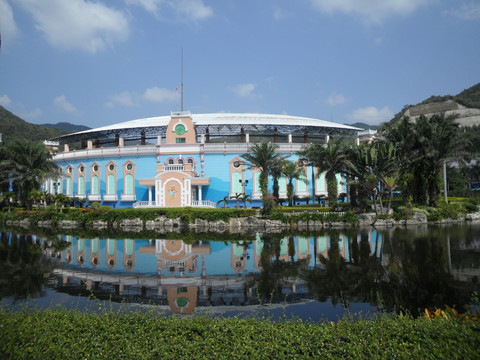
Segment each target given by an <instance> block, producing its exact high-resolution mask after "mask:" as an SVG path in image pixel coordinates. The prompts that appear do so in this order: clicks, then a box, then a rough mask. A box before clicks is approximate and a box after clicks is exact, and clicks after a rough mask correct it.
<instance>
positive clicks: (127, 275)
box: [47, 228, 480, 314]
mask: <svg viewBox="0 0 480 360" xmlns="http://www.w3.org/2000/svg"><path fill="white" fill-rule="evenodd" d="M462 231H463V233H462V232H461V231H459V230H455V229H453V230H452V231H450V232H446V231H445V229H433V230H432V229H430V230H428V232H427V231H426V230H425V229H415V230H414V231H411V230H407V229H403V230H399V229H396V230H393V229H390V230H387V229H386V230H383V231H377V230H375V229H372V230H361V231H358V232H357V231H355V230H352V231H344V232H342V231H329V232H324V233H321V234H316V235H308V236H307V235H288V236H280V235H266V234H257V236H256V238H254V239H252V240H243V241H232V242H223V241H207V240H204V241H193V242H186V241H182V240H166V239H155V240H141V239H120V240H118V239H111V238H106V239H101V238H92V239H86V238H83V237H74V236H70V235H66V236H63V238H62V239H63V240H64V241H65V243H66V244H67V247H66V248H65V250H62V251H54V250H47V254H48V256H49V257H50V259H51V260H52V263H54V264H55V266H56V267H55V269H54V270H53V273H54V274H55V275H56V276H57V280H56V283H55V289H56V291H60V292H67V293H71V294H74V295H75V296H78V294H82V295H84V296H90V295H92V294H93V295H94V296H95V297H97V298H99V299H111V300H113V301H118V302H121V301H124V302H132V303H144V304H148V303H151V304H154V305H157V306H160V307H161V308H162V309H165V310H168V309H169V310H171V312H173V313H175V314H190V313H192V312H193V311H194V310H195V309H201V308H210V307H212V306H244V305H255V306H258V305H259V301H265V302H267V301H271V302H276V303H279V304H281V303H283V302H285V301H288V302H292V303H294V302H300V301H307V300H309V299H315V300H320V301H321V302H323V301H326V299H330V300H331V302H332V304H334V305H335V304H336V302H338V301H342V303H343V302H344V300H345V299H347V300H348V299H349V300H348V301H361V302H363V303H370V304H379V303H382V304H383V305H385V304H387V305H388V306H391V307H398V306H400V307H404V308H408V309H413V311H416V310H418V309H421V308H422V307H424V306H426V304H431V305H432V306H442V305H444V304H449V303H451V304H459V303H460V304H466V303H467V301H468V297H469V296H470V295H469V293H470V292H471V291H472V289H474V287H475V286H477V288H478V285H475V284H478V278H479V277H480V270H479V268H480V266H479V264H478V263H479V261H478V255H476V254H477V253H475V249H476V248H475V246H477V245H475V244H480V238H479V235H478V231H476V230H475V229H469V228H466V230H465V229H464V230H462ZM452 244H453V245H452ZM472 244H473V245H472ZM470 253H471V254H472V255H469V254H470ZM475 259H476V260H475ZM452 262H453V263H452ZM471 263H473V264H476V265H471ZM455 264H458V265H455ZM469 264H470V265H469ZM452 281H453V282H452ZM475 281H476V282H475ZM426 289H428V292H426ZM459 289H460V290H459ZM439 294H440V295H441V296H440V295H439ZM442 294H446V295H442ZM459 295H461V299H460V300H459ZM342 296H345V298H342ZM286 299H287V300H286ZM398 299H400V300H401V301H402V302H401V303H399V302H398ZM437 303H438V304H437Z"/></svg>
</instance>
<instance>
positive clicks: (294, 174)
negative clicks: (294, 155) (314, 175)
mask: <svg viewBox="0 0 480 360" xmlns="http://www.w3.org/2000/svg"><path fill="white" fill-rule="evenodd" d="M282 174H283V175H285V176H286V178H287V181H288V184H287V198H288V206H293V196H294V186H293V180H298V179H300V178H301V177H302V176H303V166H301V164H300V163H298V162H293V161H287V160H286V161H284V162H283V167H282Z"/></svg>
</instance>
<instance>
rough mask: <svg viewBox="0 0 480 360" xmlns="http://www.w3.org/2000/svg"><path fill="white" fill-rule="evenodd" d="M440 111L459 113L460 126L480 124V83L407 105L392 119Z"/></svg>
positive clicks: (447, 113) (448, 113)
mask: <svg viewBox="0 0 480 360" xmlns="http://www.w3.org/2000/svg"><path fill="white" fill-rule="evenodd" d="M438 112H444V113H445V114H446V115H450V114H455V115H457V116H458V119H457V122H458V123H459V124H460V126H477V125H480V83H478V84H476V85H474V86H472V87H470V88H468V89H465V90H463V91H462V92H461V93H459V94H457V95H454V96H452V95H444V96H430V97H429V98H428V99H426V100H424V101H422V102H421V103H419V104H417V105H405V106H404V107H403V109H402V110H401V111H400V112H399V113H397V114H395V117H394V118H393V119H392V120H391V121H397V120H399V119H401V118H402V117H403V116H410V117H413V118H415V117H417V116H420V115H427V114H433V113H438Z"/></svg>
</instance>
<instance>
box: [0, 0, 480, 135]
mask: <svg viewBox="0 0 480 360" xmlns="http://www.w3.org/2000/svg"><path fill="white" fill-rule="evenodd" d="M0 32H1V41H2V43H1V50H0V105H2V106H4V107H5V108H7V109H8V110H10V111H11V112H13V113H15V114H16V115H18V116H20V117H22V118H23V119H24V120H26V121H28V122H31V123H36V124H42V123H57V122H60V121H66V122H70V123H74V124H83V125H86V126H89V127H98V126H104V125H109V124H114V123H117V122H121V121H127V120H132V119H138V118H143V117H150V116H160V115H168V114H170V111H177V110H179V107H180V94H179V93H180V91H179V90H178V91H177V90H176V89H177V88H178V89H180V83H181V81H180V79H181V65H180V64H181V53H182V48H183V57H184V110H190V111H191V112H192V113H211V112H260V113H272V114H289V115H296V116H307V117H313V118H318V119H322V120H330V121H335V122H338V123H346V124H349V123H354V122H357V121H361V122H365V123H369V124H378V123H380V122H382V121H388V120H390V119H391V118H392V117H393V115H394V114H395V113H397V112H399V111H400V110H401V109H402V108H403V107H404V106H405V105H407V104H416V103H418V102H420V101H422V100H424V99H426V98H428V97H429V96H431V95H447V94H451V95H455V94H457V93H459V92H461V91H462V90H464V89H466V88H469V87H470V86H472V85H475V84H476V83H478V82H480V1H479V0H278V1H273V0H96V1H93V0H0Z"/></svg>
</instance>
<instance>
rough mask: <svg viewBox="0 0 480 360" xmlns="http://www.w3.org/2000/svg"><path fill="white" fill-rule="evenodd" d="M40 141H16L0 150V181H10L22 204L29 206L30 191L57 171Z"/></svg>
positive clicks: (38, 187)
mask: <svg viewBox="0 0 480 360" xmlns="http://www.w3.org/2000/svg"><path fill="white" fill-rule="evenodd" d="M51 158H52V156H51V153H50V152H49V151H48V149H47V148H46V147H45V146H44V145H43V144H42V143H34V142H26V141H18V142H15V143H13V144H10V145H8V146H7V147H6V148H4V149H3V151H2V152H1V160H0V173H1V174H2V175H0V176H1V180H0V182H1V183H3V184H5V183H6V182H10V181H11V183H12V186H13V189H14V191H15V192H17V193H18V195H19V199H20V201H21V203H22V204H23V205H24V206H27V208H31V200H30V193H31V192H32V190H38V189H40V185H41V184H42V182H43V181H44V180H45V179H46V178H49V177H53V176H55V175H56V174H57V172H58V167H57V165H56V164H55V163H54V162H53V161H52V160H51Z"/></svg>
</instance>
